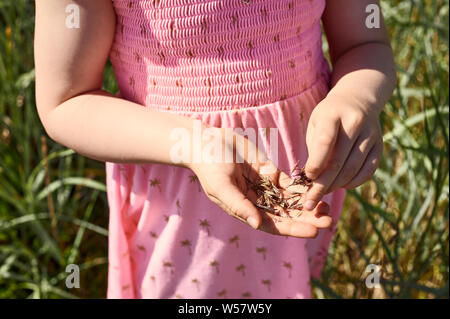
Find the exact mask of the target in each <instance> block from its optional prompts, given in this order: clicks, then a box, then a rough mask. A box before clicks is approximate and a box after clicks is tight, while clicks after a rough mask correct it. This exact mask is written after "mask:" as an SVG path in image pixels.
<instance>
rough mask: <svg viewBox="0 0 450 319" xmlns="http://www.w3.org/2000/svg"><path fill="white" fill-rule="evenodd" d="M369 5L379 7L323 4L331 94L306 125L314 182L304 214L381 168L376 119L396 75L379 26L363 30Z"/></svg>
mask: <svg viewBox="0 0 450 319" xmlns="http://www.w3.org/2000/svg"><path fill="white" fill-rule="evenodd" d="M369 4H379V3H378V1H373V0H328V1H327V6H326V9H325V12H324V15H323V24H324V28H325V33H326V35H327V39H328V42H329V46H330V54H331V59H332V63H333V73H332V83H331V85H332V89H331V91H330V92H329V94H328V95H327V97H326V98H325V99H324V100H322V101H321V102H320V103H319V104H318V105H317V106H316V108H315V109H314V110H313V112H312V114H311V117H310V120H309V123H308V129H307V136H306V143H307V146H308V153H309V156H308V160H307V162H306V165H305V171H306V175H307V176H308V177H309V178H311V179H312V180H313V181H314V185H313V186H312V187H311V189H310V190H309V191H308V194H307V196H306V197H307V201H306V202H305V207H306V208H308V209H314V207H315V206H316V205H317V203H318V202H319V201H320V199H321V198H322V197H323V196H324V195H325V194H327V193H329V192H332V191H334V190H336V189H338V188H342V187H343V188H355V187H357V186H359V185H361V184H363V183H364V182H366V181H367V180H368V179H370V178H371V177H372V175H373V174H374V172H375V170H376V169H377V167H378V164H379V162H380V158H381V155H382V150H383V140H382V133H381V127H380V123H379V116H380V113H381V111H382V108H383V107H384V105H385V104H386V102H387V101H388V99H389V98H390V96H391V94H392V92H393V90H394V88H395V83H396V71H395V63H394V57H393V53H392V49H391V47H390V42H389V38H388V35H387V32H386V27H385V24H384V20H383V19H381V21H380V24H381V25H380V26H381V27H380V28H378V29H377V28H374V29H369V28H366V27H365V24H364V21H365V19H366V17H367V15H368V14H367V13H366V12H365V8H366V7H367V6H368V5H369ZM343 8H345V10H344V9H343ZM348 30H351V32H348Z"/></svg>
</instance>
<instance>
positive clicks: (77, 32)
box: [35, 0, 192, 164]
mask: <svg viewBox="0 0 450 319" xmlns="http://www.w3.org/2000/svg"><path fill="white" fill-rule="evenodd" d="M70 3H71V4H73V3H75V4H77V5H78V6H79V7H80V9H81V19H80V21H81V22H80V28H79V29H69V28H67V27H66V26H65V19H66V12H65V9H66V6H67V5H68V4H70ZM114 31H115V14H114V10H113V7H112V2H111V0H95V1H92V0H75V1H74V0H72V1H69V0H37V1H36V30H35V65H36V101H37V108H38V114H39V117H40V119H41V122H42V123H43V125H44V128H45V130H46V132H47V133H48V135H49V136H50V137H51V138H52V139H53V140H55V141H57V142H58V143H60V144H63V145H65V146H67V147H69V148H71V149H74V150H75V151H77V152H78V153H80V154H82V155H84V156H86V157H89V158H92V159H96V160H99V161H111V162H122V163H149V162H155V163H167V164H173V163H172V162H171V160H170V146H171V145H172V143H173V141H170V132H171V130H172V129H173V128H186V129H188V130H190V129H191V127H192V120H191V119H189V118H187V117H182V116H177V115H174V114H169V113H163V112H157V111H152V110H149V109H146V108H144V107H142V106H141V105H138V104H135V103H132V102H129V101H126V100H123V99H120V98H117V97H115V96H112V95H111V94H109V93H107V92H105V91H102V90H101V87H102V80H103V70H104V66H105V63H106V60H107V57H108V54H109V51H110V48H111V44H112V41H113V36H114Z"/></svg>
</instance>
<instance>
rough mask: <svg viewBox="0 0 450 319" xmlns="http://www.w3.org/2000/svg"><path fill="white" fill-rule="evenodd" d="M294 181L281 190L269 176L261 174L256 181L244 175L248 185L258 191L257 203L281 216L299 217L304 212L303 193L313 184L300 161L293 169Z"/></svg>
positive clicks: (258, 205) (260, 206)
mask: <svg viewBox="0 0 450 319" xmlns="http://www.w3.org/2000/svg"><path fill="white" fill-rule="evenodd" d="M291 177H292V178H293V181H292V183H291V184H290V185H289V186H288V187H287V188H286V190H283V191H282V190H280V189H279V188H278V187H277V186H276V185H275V184H274V183H273V182H272V181H271V180H270V179H269V178H268V177H266V176H262V177H261V176H260V177H259V179H258V180H257V181H256V182H253V181H251V180H250V179H249V178H247V177H246V176H244V178H245V180H246V182H247V185H248V186H249V187H250V188H251V189H253V190H254V191H255V193H256V196H257V199H256V203H255V205H256V206H257V207H259V208H261V209H264V210H266V211H268V212H270V213H272V214H274V215H277V216H280V217H289V218H293V217H298V216H300V215H301V214H302V210H303V205H302V203H301V199H302V195H303V194H304V193H306V191H307V190H308V188H309V187H310V186H311V185H312V181H311V180H310V179H309V178H308V177H306V174H305V170H304V167H302V168H298V163H297V164H296V165H295V166H294V168H293V169H292V171H291Z"/></svg>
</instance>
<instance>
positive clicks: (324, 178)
mask: <svg viewBox="0 0 450 319" xmlns="http://www.w3.org/2000/svg"><path fill="white" fill-rule="evenodd" d="M358 134H359V130H357V129H354V128H352V127H350V128H347V129H346V128H344V127H341V128H340V129H339V135H338V138H337V142H336V145H335V147H334V151H333V154H332V155H331V157H330V159H329V161H328V163H327V165H326V167H325V170H324V171H323V172H322V174H321V175H320V176H319V177H318V178H317V179H316V180H315V181H314V183H313V186H312V187H311V188H310V189H309V190H308V192H307V193H306V201H305V208H306V209H308V210H313V209H314V207H316V205H317V203H318V202H319V200H320V199H321V198H322V197H323V196H324V195H325V194H326V193H328V192H329V191H328V188H329V187H330V186H331V184H332V183H333V181H334V180H335V178H336V177H337V176H338V174H339V172H340V171H341V169H342V167H343V165H344V163H345V161H346V159H347V157H348V155H349V153H350V151H351V149H352V147H353V145H354V143H355V141H356V140H357V138H358Z"/></svg>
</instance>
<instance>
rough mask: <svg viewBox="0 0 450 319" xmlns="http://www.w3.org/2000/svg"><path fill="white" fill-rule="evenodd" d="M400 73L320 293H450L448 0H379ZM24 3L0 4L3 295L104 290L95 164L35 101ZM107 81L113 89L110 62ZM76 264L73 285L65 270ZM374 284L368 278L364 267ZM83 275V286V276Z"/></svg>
mask: <svg viewBox="0 0 450 319" xmlns="http://www.w3.org/2000/svg"><path fill="white" fill-rule="evenodd" d="M383 10H384V14H385V17H386V21H387V24H388V28H389V32H390V35H391V39H392V44H393V48H394V51H395V55H396V62H397V67H398V71H399V81H398V87H397V89H396V91H395V93H394V96H393V97H392V99H391V100H390V102H389V103H388V105H386V108H385V111H384V113H383V116H382V124H383V129H384V134H385V135H384V137H385V153H384V158H383V161H382V164H381V167H380V169H379V170H378V171H377V173H376V174H375V177H374V178H373V180H371V181H370V182H368V183H366V184H365V185H363V186H362V187H360V188H358V189H356V190H353V191H350V192H349V196H348V198H347V201H346V204H345V210H344V212H343V215H342V218H341V220H340V222H339V224H338V232H337V235H336V237H335V240H334V241H333V243H332V246H331V248H330V254H329V257H328V261H327V265H326V267H325V269H324V271H323V275H322V277H321V278H320V279H319V280H316V281H314V294H315V296H316V297H319V298H322V297H323V298H334V297H342V298H442V297H447V298H448V294H449V293H448V254H449V245H448V240H449V238H448V236H449V229H448V226H449V225H448V211H449V209H448V197H449V189H448V187H449V174H448V141H449V140H448V135H449V121H448V113H449V89H448V85H449V83H448V66H449V55H448V34H449V33H448V18H449V4H448V1H439V0H435V1H431V0H430V1H426V0H422V1H419V0H416V1H412V0H411V1H399V0H395V1H394V0H392V1H384V2H383ZM33 17H34V8H33V3H32V2H31V1H28V0H2V1H1V2H0V298H78V297H84V298H95V297H100V298H102V297H105V294H106V279H107V230H106V228H107V222H108V209H107V200H106V194H105V185H104V181H105V175H104V165H103V164H102V163H99V162H96V161H93V160H89V159H87V158H83V157H82V156H79V155H77V154H74V153H73V152H72V151H71V150H67V149H65V148H63V147H62V146H60V145H58V144H56V143H54V142H53V141H51V140H50V139H49V138H48V137H47V136H46V134H45V133H44V131H43V128H42V125H41V124H40V122H39V119H38V117H37V113H36V109H35V104H34V72H33V51H32V50H33V47H32V43H33V25H34V18H33ZM105 88H106V89H107V90H109V91H111V92H114V91H115V90H116V86H115V81H114V79H113V73H112V70H111V67H110V66H108V67H107V70H106V72H105ZM71 263H76V264H79V265H80V266H81V267H82V269H83V270H82V271H81V288H80V289H72V290H69V289H67V288H66V287H65V284H64V282H65V277H66V273H65V268H66V266H67V265H68V264H71ZM372 263H373V264H379V265H381V266H382V280H381V288H378V289H368V288H366V286H365V284H364V283H365V276H366V275H367V274H366V273H365V272H364V270H365V269H366V266H367V265H368V264H372ZM83 283H89V285H86V284H83Z"/></svg>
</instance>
